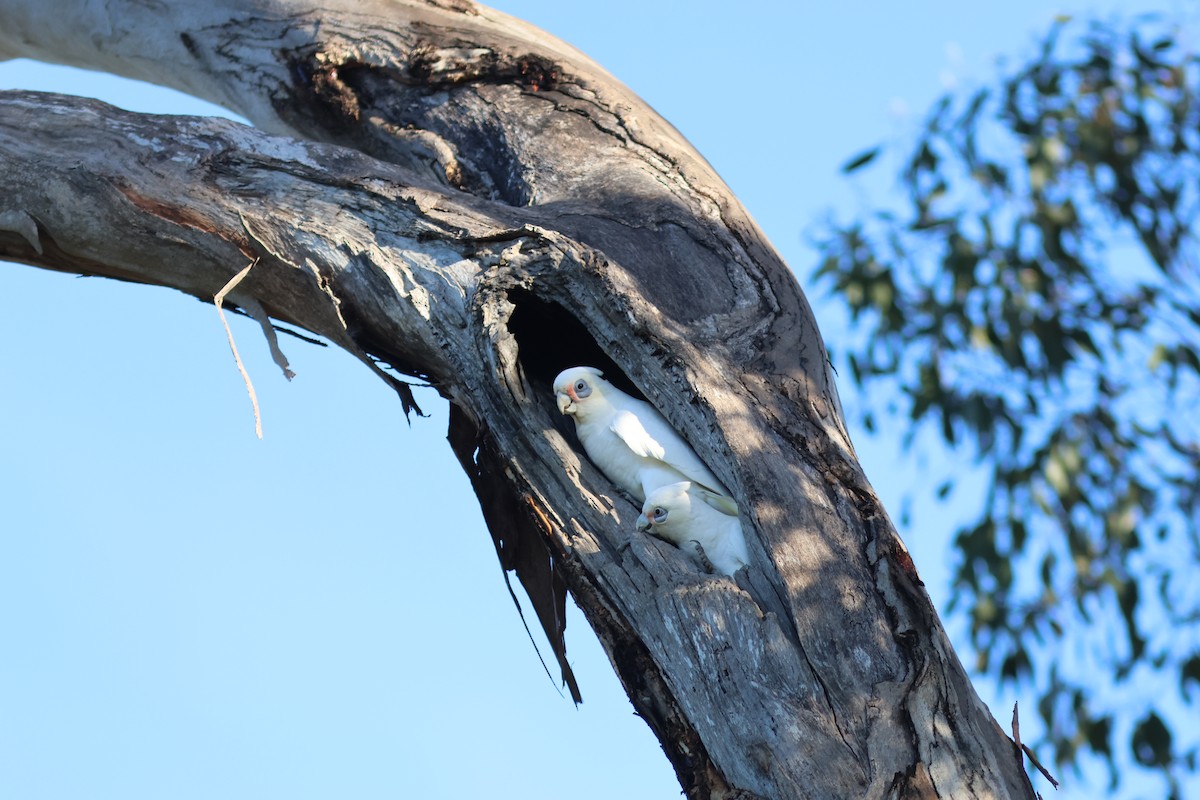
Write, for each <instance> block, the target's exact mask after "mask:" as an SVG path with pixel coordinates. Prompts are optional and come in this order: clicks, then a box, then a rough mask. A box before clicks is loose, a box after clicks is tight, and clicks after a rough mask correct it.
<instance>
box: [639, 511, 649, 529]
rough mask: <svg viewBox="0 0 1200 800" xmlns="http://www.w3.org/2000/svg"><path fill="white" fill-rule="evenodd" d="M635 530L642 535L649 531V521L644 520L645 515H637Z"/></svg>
mask: <svg viewBox="0 0 1200 800" xmlns="http://www.w3.org/2000/svg"><path fill="white" fill-rule="evenodd" d="M637 529H638V530H639V531H641V532H642V533H645V532H646V531H648V530H650V520H649V519H647V518H646V515H645V514H639V515H638V518H637Z"/></svg>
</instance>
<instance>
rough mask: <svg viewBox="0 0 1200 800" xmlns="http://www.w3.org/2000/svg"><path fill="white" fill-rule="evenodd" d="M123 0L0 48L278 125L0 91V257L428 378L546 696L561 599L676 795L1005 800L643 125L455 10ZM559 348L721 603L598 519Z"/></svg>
mask: <svg viewBox="0 0 1200 800" xmlns="http://www.w3.org/2000/svg"><path fill="white" fill-rule="evenodd" d="M152 5H153V8H151V7H150V6H149V5H147V4H144V3H140V2H135V0H108V2H107V3H105V4H95V3H90V2H87V0H62V1H61V2H57V3H54V4H46V3H43V2H41V0H0V56H7V57H15V56H28V57H32V58H40V59H43V60H50V61H58V62H67V63H72V64H77V65H80V66H86V67H90V68H94V69H106V70H109V71H113V72H117V73H119V74H124V75H129V76H132V77H137V78H143V79H148V80H153V81H156V82H159V83H164V84H166V85H170V86H174V87H176V88H181V89H183V90H185V91H189V92H191V93H193V94H196V95H199V96H201V97H205V98H207V99H210V100H215V101H216V102H220V103H223V104H225V105H226V106H228V107H230V108H232V109H234V110H236V111H238V112H240V113H242V114H243V115H245V116H246V117H247V118H249V119H250V120H252V121H253V122H254V123H255V124H256V125H258V126H260V127H261V128H263V129H265V130H267V131H270V132H274V133H282V134H286V135H287V137H289V138H273V137H271V136H267V135H265V134H263V133H260V132H257V131H254V130H251V129H248V128H244V127H242V126H239V125H235V124H232V123H228V122H221V121H208V120H195V119H179V118H158V117H151V116H139V115H133V114H127V113H123V112H118V111H116V110H114V109H111V108H109V107H106V106H103V105H102V104H98V103H94V102H88V101H79V100H71V99H66V98H61V97H54V96H48V95H35V94H30V93H5V94H0V161H3V163H4V164H5V167H6V169H4V170H0V198H2V199H0V255H3V256H5V257H8V258H11V259H15V260H20V261H24V262H26V263H30V264H34V265H37V266H42V267H45V268H49V269H58V270H64V271H70V272H79V273H84V274H93V275H106V276H109V277H115V278H120V279H123V280H136V281H141V282H145V283H154V284H159V285H163V286H170V287H173V288H176V289H179V290H181V291H184V292H187V293H189V294H192V295H195V296H197V297H201V298H204V299H206V300H211V298H212V297H213V295H214V294H215V293H216V292H217V291H218V290H219V289H220V288H221V287H222V286H223V285H225V283H226V282H227V281H228V280H229V279H230V277H231V276H232V275H233V274H234V273H236V272H237V271H238V270H239V269H241V268H242V267H243V266H244V265H245V264H246V263H247V260H253V259H258V265H257V266H256V267H255V269H254V270H253V271H252V272H251V273H250V274H249V275H248V276H247V277H246V279H245V281H244V282H243V283H242V284H240V285H239V287H238V295H240V297H241V302H242V303H244V304H247V306H249V304H251V303H256V304H258V305H259V306H261V308H262V309H264V310H265V312H266V313H268V314H270V315H271V316H272V317H274V318H275V319H278V320H283V321H286V322H288V323H290V324H292V325H295V326H298V327H302V328H305V329H307V330H309V331H312V332H314V333H317V334H320V335H322V336H325V337H327V338H328V339H330V340H331V341H333V342H335V343H337V344H338V345H340V346H341V347H344V348H345V349H347V350H348V351H349V352H351V353H353V354H354V355H355V356H356V357H358V358H360V359H362V360H363V361H364V362H365V363H367V364H369V365H370V366H371V367H372V368H373V369H375V370H376V371H378V372H380V374H381V375H384V376H385V378H386V379H388V380H390V381H392V382H393V383H394V385H399V386H400V387H401V389H402V390H406V387H403V386H402V384H399V383H398V381H396V379H395V378H394V377H392V376H391V375H390V374H389V373H385V372H383V371H381V370H380V367H379V366H378V363H377V362H383V363H384V364H387V365H390V366H391V367H392V368H394V370H396V371H398V372H401V373H405V374H408V375H414V376H418V377H420V378H421V379H423V380H427V381H429V382H430V383H431V384H432V385H434V386H435V387H436V388H437V389H438V391H439V392H441V394H442V395H443V396H445V397H446V398H447V399H448V400H449V401H450V402H451V404H452V408H453V409H454V414H453V419H454V427H453V429H452V430H451V440H452V442H453V444H454V447H455V451H456V453H457V455H458V456H459V460H460V462H461V463H463V465H464V468H465V469H467V471H468V472H469V473H470V474H471V476H472V483H473V485H474V487H475V490H476V493H477V494H478V495H479V498H480V501H481V503H482V504H483V506H484V511H485V517H486V519H487V520H488V522H489V525H490V526H491V528H492V534H493V541H494V543H495V544H496V547H497V553H498V555H499V557H500V560H501V564H502V565H503V566H504V567H506V568H513V569H515V570H516V571H517V574H518V577H519V578H520V579H521V581H522V582H523V584H524V585H525V587H526V588H527V589H528V590H529V594H530V596H531V598H532V599H533V604H534V610H535V614H536V616H537V617H538V619H539V621H540V622H541V623H542V625H543V627H544V628H545V629H546V631H547V635H548V636H549V638H550V641H551V643H552V645H553V646H554V648H555V655H556V657H557V659H558V661H559V665H560V668H561V669H562V671H563V676H564V680H565V681H566V682H567V683H568V685H570V686H571V687H572V690H573V691H574V690H575V687H574V682H573V677H572V676H571V674H570V671H569V665H568V664H567V662H566V658H565V651H564V646H565V645H564V640H563V637H562V635H563V622H562V620H563V615H562V611H563V608H564V603H565V594H564V592H565V591H566V590H570V592H571V593H572V594H573V595H574V597H575V599H576V601H577V602H578V603H579V605H580V607H581V608H582V610H583V611H584V613H585V615H586V616H587V618H588V619H589V621H590V622H591V624H592V626H593V628H594V629H595V630H596V632H597V634H598V635H599V636H600V639H601V642H602V643H603V645H604V647H605V649H606V651H607V652H608V654H609V658H610V659H611V661H612V663H613V665H614V668H615V669H616V671H617V673H618V675H619V676H620V678H621V680H622V682H623V684H624V686H625V688H626V691H627V692H628V693H629V696H630V699H631V700H632V702H633V704H634V706H635V708H636V709H637V710H638V712H639V713H640V714H641V715H642V716H643V718H645V719H646V720H647V722H648V723H649V724H650V726H651V728H652V729H653V730H654V733H655V734H656V735H657V736H658V738H659V740H660V741H661V742H662V745H663V749H664V751H665V752H666V753H667V756H668V757H669V758H670V759H671V762H672V764H673V765H674V766H675V769H676V772H677V774H678V775H679V778H680V783H681V784H682V785H683V787H684V789H685V791H686V792H687V795H688V797H690V798H736V797H741V798H750V797H763V798H780V799H781V800H782V799H784V798H801V797H805V798H811V797H820V798H838V797H853V798H861V797H872V798H873V797H895V798H901V797H902V798H910V797H911V798H917V797H920V798H926V797H940V798H956V800H957V799H958V798H1015V797H1023V798H1031V797H1033V792H1032V789H1031V787H1030V785H1029V782H1028V779H1027V778H1026V776H1025V774H1024V772H1023V771H1022V769H1021V766H1020V764H1019V763H1018V762H1017V761H1016V759H1014V758H1013V755H1012V754H1013V750H1012V743H1011V742H1010V741H1009V740H1008V739H1007V737H1006V736H1005V735H1004V734H1003V732H1002V731H1001V730H1000V728H999V726H997V725H996V723H995V722H994V720H993V719H992V718H991V715H990V714H989V713H988V711H987V709H986V708H984V707H983V705H982V703H981V702H980V701H979V699H978V697H977V696H976V695H975V693H974V691H973V690H972V688H971V686H970V684H969V682H968V681H967V679H966V676H965V674H964V672H963V670H962V667H961V665H960V664H959V662H958V660H957V658H956V657H955V655H954V654H953V652H952V651H951V649H950V646H949V643H948V641H947V640H946V637H945V635H944V633H943V631H942V628H941V625H940V622H939V621H938V619H937V615H936V613H935V612H934V610H933V608H932V606H931V605H930V603H929V600H928V597H927V596H926V594H925V592H924V589H923V588H922V586H921V584H920V580H919V578H918V577H917V575H916V572H915V570H914V569H913V567H912V563H911V559H909V558H908V556H907V553H906V551H905V550H904V547H903V545H902V544H901V543H900V542H899V540H898V539H897V538H896V535H895V531H894V529H893V527H892V525H891V523H890V521H889V520H888V518H887V516H886V514H885V513H884V512H883V510H882V508H881V507H880V506H879V503H878V500H877V499H876V498H875V495H874V493H873V491H872V490H871V488H870V486H869V484H868V483H867V481H866V479H865V478H864V476H863V475H862V472H861V470H860V468H859V466H858V463H857V461H856V460H855V458H854V454H853V449H852V447H851V445H850V442H849V440H848V438H847V436H846V434H845V430H844V427H843V425H842V422H841V419H840V414H839V412H838V410H837V401H836V394H835V390H834V389H833V386H832V383H831V382H830V376H829V370H828V365H827V360H826V356H825V350H824V347H823V344H822V342H821V338H820V335H819V333H818V331H817V329H816V326H815V323H814V321H813V317H812V314H811V311H810V309H809V307H808V304H807V302H806V301H805V299H804V296H803V294H802V293H801V291H800V289H799V287H798V286H797V285H796V282H795V280H794V279H793V278H792V276H791V274H790V272H789V271H788V269H787V267H786V265H785V264H783V263H782V261H781V260H780V259H779V257H778V255H777V254H776V253H775V251H774V250H773V249H772V248H771V247H770V245H769V243H768V242H767V241H766V240H765V238H764V237H763V235H762V233H761V232H760V231H759V229H758V228H757V226H756V225H755V224H754V222H753V221H752V220H751V219H750V218H749V216H748V215H747V214H746V212H745V210H744V209H742V207H741V206H740V205H739V204H738V203H737V201H736V200H735V199H734V198H733V197H732V196H731V194H730V193H729V190H728V188H727V187H725V186H724V184H722V183H721V182H720V180H719V179H718V178H717V177H716V176H715V175H714V174H713V173H712V170H711V169H710V168H709V167H708V165H707V164H706V163H705V162H704V160H703V159H702V158H701V157H700V156H699V155H698V154H697V153H695V152H694V151H693V150H692V148H691V147H690V146H689V145H688V144H687V142H686V141H684V140H683V138H682V137H681V136H679V134H678V133H677V132H676V131H675V130H674V129H673V128H671V126H670V125H668V124H667V123H666V122H664V121H663V120H661V119H660V118H659V117H657V116H656V115H655V114H654V113H653V112H652V111H651V110H650V109H649V108H647V107H646V106H645V104H643V103H642V102H641V101H640V100H638V99H637V98H636V97H634V96H633V95H632V94H631V93H630V92H629V91H628V90H627V89H626V88H625V87H623V86H621V85H620V84H619V83H617V82H616V81H615V80H613V79H612V78H611V76H609V75H607V74H606V73H605V72H603V70H601V69H600V68H599V67H597V66H596V65H594V64H592V63H591V62H590V61H588V60H587V59H586V58H585V57H584V56H582V55H581V54H579V53H578V52H577V51H575V50H574V49H572V48H570V47H569V46H567V45H565V44H563V43H561V42H558V41H556V40H554V39H552V38H551V37H548V36H547V35H545V34H543V33H541V32H539V31H537V30H536V29H533V28H531V27H529V26H528V25H525V24H524V23H521V22H519V21H517V20H513V19H511V18H509V17H506V16H504V15H502V14H499V13H498V12H494V11H492V10H490V9H486V8H484V7H482V6H475V5H473V4H470V3H466V2H461V1H460V0H444V2H439V3H422V2H416V1H415V0H411V1H407V2H405V1H402V0H394V1H393V2H383V0H376V1H375V2H371V0H364V2H358V3H353V4H350V3H346V4H337V5H338V6H339V7H338V8H335V9H328V8H321V7H320V6H319V5H318V4H317V3H308V2H300V1H298V0H216V1H215V2H213V3H207V4H193V3H183V2H175V3H168V4H152ZM164 6H165V8H164ZM318 37H319V38H318ZM297 139H301V140H309V142H310V143H304V142H301V141H297ZM114 232H119V235H114ZM230 301H231V302H232V303H234V304H237V303H238V302H239V300H238V296H232V297H231V298H230ZM580 363H584V364H592V365H594V366H599V367H601V368H603V369H605V370H607V371H608V373H609V377H610V379H612V380H613V381H614V382H616V383H618V384H619V385H621V386H622V388H625V389H627V390H630V391H634V392H640V393H641V394H642V395H644V396H645V397H646V398H647V399H649V400H650V401H651V402H653V403H654V404H655V405H656V406H657V407H658V408H659V409H660V410H661V411H662V412H663V414H664V415H665V416H666V417H667V418H668V419H669V420H670V421H671V423H672V424H673V425H674V426H675V427H676V428H677V429H678V430H679V431H680V432H681V433H682V434H683V435H684V437H685V438H686V439H687V440H688V441H689V442H690V443H691V444H692V446H693V447H694V448H695V450H696V451H697V453H698V454H699V455H700V456H701V457H702V458H703V459H704V460H705V461H706V462H707V463H708V464H709V465H710V466H711V467H712V469H713V471H714V472H715V473H716V474H717V475H718V477H719V478H720V479H721V480H722V482H724V483H725V485H727V486H728V487H729V488H730V489H731V491H732V492H733V493H734V495H735V497H736V498H737V500H738V503H739V505H740V507H741V509H742V511H743V523H744V527H745V528H746V532H747V538H748V544H749V547H750V554H751V560H752V562H753V563H752V565H751V567H750V568H748V570H746V571H744V572H743V573H741V574H739V576H738V582H737V583H735V582H734V581H732V580H730V579H728V578H724V577H721V576H712V575H706V574H701V573H700V572H698V571H697V569H696V568H695V566H694V565H693V564H692V563H691V562H690V561H689V559H688V558H687V557H686V556H684V555H683V554H682V553H680V552H679V551H677V550H675V549H674V548H672V547H670V546H668V545H665V544H663V543H661V542H658V541H656V540H654V539H651V538H649V537H646V536H643V535H640V534H637V533H636V532H635V531H634V530H633V520H634V518H635V517H636V515H637V509H635V508H633V507H632V506H631V505H630V504H629V503H628V502H626V501H625V500H623V499H621V498H620V497H619V496H617V495H616V494H615V493H614V492H613V488H612V486H611V485H609V484H608V482H607V481H606V480H605V479H604V477H603V476H602V475H600V474H599V473H598V472H597V470H596V469H595V468H594V467H592V465H591V464H590V463H589V462H588V461H587V460H586V458H585V457H584V456H583V455H582V454H581V451H580V450H579V448H578V447H577V446H575V444H574V439H573V433H572V432H571V431H570V423H569V421H566V420H564V419H563V418H562V417H561V416H560V415H559V414H558V413H557V409H556V408H555V407H554V403H553V399H552V397H551V393H550V383H551V380H552V379H553V377H554V375H555V374H556V373H557V372H558V371H559V370H560V369H562V368H563V367H566V366H573V365H575V364H580ZM410 401H411V395H409V396H408V397H407V399H406V403H407V402H410Z"/></svg>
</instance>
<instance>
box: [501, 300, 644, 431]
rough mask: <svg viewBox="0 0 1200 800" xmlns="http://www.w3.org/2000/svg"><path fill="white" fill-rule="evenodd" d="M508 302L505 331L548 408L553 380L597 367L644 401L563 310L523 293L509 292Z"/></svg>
mask: <svg viewBox="0 0 1200 800" xmlns="http://www.w3.org/2000/svg"><path fill="white" fill-rule="evenodd" d="M508 299H509V302H511V303H512V304H513V306H514V309H513V313H512V317H510V318H509V321H508V330H509V332H510V333H511V334H512V335H513V338H515V339H516V340H517V349H518V353H519V355H518V358H519V359H520V361H521V368H522V369H523V370H524V372H525V379H526V380H527V381H529V384H530V386H532V387H533V388H534V390H535V391H538V392H539V393H540V394H541V395H544V396H545V397H546V398H548V399H549V401H550V404H551V406H553V401H554V391H553V386H554V379H555V377H557V376H558V373H560V372H562V371H563V370H564V369H567V368H568V367H596V368H597V369H599V370H600V371H601V372H603V373H604V377H605V378H606V379H607V380H608V381H609V382H610V383H612V384H613V385H614V386H616V387H617V388H619V389H621V390H622V391H624V392H627V393H629V394H631V395H633V396H634V397H637V398H641V399H643V400H644V399H645V396H644V395H643V394H642V393H641V392H640V391H638V388H637V387H636V386H634V385H633V382H632V381H630V380H629V378H628V377H627V376H626V375H625V372H624V370H622V369H621V367H619V366H618V365H617V362H615V361H613V360H612V358H610V357H609V355H608V354H607V353H605V352H604V350H602V349H601V348H600V345H598V344H596V340H595V339H593V338H592V335H591V334H590V333H588V330H587V328H586V327H585V326H584V325H583V323H582V322H580V321H579V320H578V319H576V318H575V317H574V316H573V315H572V314H571V313H570V312H569V311H567V310H566V309H565V308H563V307H562V306H560V305H558V304H557V303H551V302H547V301H545V300H542V299H540V298H539V297H537V296H536V295H534V294H533V293H532V292H528V291H525V290H523V289H514V290H512V291H510V292H509V293H508ZM556 413H557V410H556Z"/></svg>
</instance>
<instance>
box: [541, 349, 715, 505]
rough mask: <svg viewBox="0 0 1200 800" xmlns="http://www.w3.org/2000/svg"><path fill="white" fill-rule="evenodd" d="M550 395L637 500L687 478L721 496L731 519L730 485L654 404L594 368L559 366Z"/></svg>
mask: <svg viewBox="0 0 1200 800" xmlns="http://www.w3.org/2000/svg"><path fill="white" fill-rule="evenodd" d="M554 394H555V397H556V399H557V401H558V410H559V411H561V412H562V413H564V414H569V415H570V416H571V418H572V419H574V420H575V432H576V433H578V434H579V441H580V442H581V443H582V444H583V449H584V450H585V451H587V454H588V458H590V459H591V460H592V462H593V463H595V465H596V466H597V467H599V468H600V471H601V472H603V473H604V475H605V476H606V477H607V478H608V479H609V480H610V481H612V482H613V483H614V484H616V485H617V486H618V487H620V488H621V489H624V490H625V491H626V492H628V493H629V494H630V495H632V496H633V497H634V498H636V500H637V501H638V502H641V501H643V500H645V499H646V497H647V495H649V494H650V493H651V492H653V491H654V490H655V489H658V488H659V487H662V486H667V485H669V484H672V483H678V482H680V481H691V482H693V483H696V484H698V485H699V486H702V487H704V488H705V489H708V490H710V491H711V493H712V494H713V497H714V498H720V499H719V500H718V501H717V502H719V503H723V504H724V506H725V508H726V513H728V514H732V515H733V516H734V517H735V518H736V516H737V504H736V503H734V501H733V499H732V498H731V497H730V495H729V490H728V489H726V488H725V487H724V486H722V485H721V482H720V481H719V480H717V476H716V475H713V474H712V472H711V471H710V470H709V469H708V467H706V466H704V462H702V461H701V460H700V458H699V456H697V455H696V453H695V452H694V451H693V450H692V448H691V447H689V446H688V443H687V442H685V441H684V440H683V437H681V436H680V435H679V434H678V433H676V432H675V429H674V428H672V427H671V423H669V422H667V420H666V419H664V418H663V416H662V414H659V413H658V410H657V409H655V408H654V406H652V405H650V404H649V403H647V402H645V401H643V400H638V399H636V398H634V397H630V396H629V395H627V394H625V393H624V392H622V391H621V390H620V389H618V388H617V387H615V386H613V385H612V384H611V383H609V382H608V381H606V380H604V378H603V374H602V373H601V372H600V370H598V369H596V368H595V367H572V368H570V369H566V370H563V371H562V372H560V373H559V374H558V377H557V378H555V379H554ZM735 521H736V519H735Z"/></svg>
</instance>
